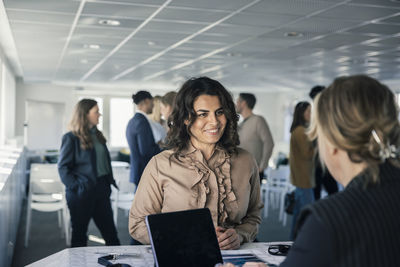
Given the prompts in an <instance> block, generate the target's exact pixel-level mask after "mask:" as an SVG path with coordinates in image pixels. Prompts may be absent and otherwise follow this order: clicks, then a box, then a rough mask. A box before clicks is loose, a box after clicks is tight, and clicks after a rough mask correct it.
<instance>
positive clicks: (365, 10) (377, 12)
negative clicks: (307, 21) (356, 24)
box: [317, 4, 399, 21]
mask: <svg viewBox="0 0 400 267" xmlns="http://www.w3.org/2000/svg"><path fill="white" fill-rule="evenodd" d="M397 12H399V10H395V9H392V8H377V7H370V6H355V5H349V4H348V5H341V6H338V7H336V8H333V9H330V10H328V11H325V12H323V13H320V14H318V15H317V17H323V18H335V19H348V18H351V19H354V20H360V21H370V20H374V19H379V18H382V17H386V16H389V15H393V14H395V13H397Z"/></svg>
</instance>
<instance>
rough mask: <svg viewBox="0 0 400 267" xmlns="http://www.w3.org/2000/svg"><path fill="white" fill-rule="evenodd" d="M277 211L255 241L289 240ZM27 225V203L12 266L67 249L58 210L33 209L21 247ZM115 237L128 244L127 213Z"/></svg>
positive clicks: (96, 234)
mask: <svg viewBox="0 0 400 267" xmlns="http://www.w3.org/2000/svg"><path fill="white" fill-rule="evenodd" d="M278 215H279V210H273V209H270V210H269V216H268V217H267V218H263V221H262V224H261V225H260V228H259V234H258V236H257V240H258V241H259V242H269V241H285V240H288V237H289V232H290V226H291V217H290V216H288V219H287V224H286V226H285V227H283V226H282V223H281V222H279V220H278ZM25 227H26V202H25V203H24V207H23V209H22V214H21V220H20V225H19V229H18V235H17V240H16V244H15V250H14V256H13V261H12V265H11V266H12V267H20V266H25V265H27V264H30V263H32V262H35V261H37V260H40V259H42V258H44V257H47V256H49V255H51V254H53V253H56V252H58V251H60V250H63V249H65V248H67V246H66V244H65V239H64V238H63V237H61V229H60V228H59V227H58V222H57V213H55V212H52V213H43V212H37V211H33V212H32V224H31V234H30V238H29V246H28V247H27V248H25V247H24V237H25ZM117 229H118V236H119V239H120V241H121V244H122V245H129V242H130V236H129V233H128V216H127V215H125V214H124V211H122V210H121V211H120V213H119V216H118V223H117ZM88 234H89V235H90V236H93V237H94V238H92V239H94V240H96V237H101V236H100V232H99V231H98V230H97V228H96V226H95V225H94V223H93V221H91V223H90V225H89V233H88ZM101 245H102V244H101V243H99V242H98V241H97V242H96V241H91V240H89V241H88V246H101Z"/></svg>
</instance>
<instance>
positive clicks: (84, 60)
mask: <svg viewBox="0 0 400 267" xmlns="http://www.w3.org/2000/svg"><path fill="white" fill-rule="evenodd" d="M80 62H81V63H82V64H87V63H88V62H89V61H88V60H87V59H86V58H83V59H81V60H80Z"/></svg>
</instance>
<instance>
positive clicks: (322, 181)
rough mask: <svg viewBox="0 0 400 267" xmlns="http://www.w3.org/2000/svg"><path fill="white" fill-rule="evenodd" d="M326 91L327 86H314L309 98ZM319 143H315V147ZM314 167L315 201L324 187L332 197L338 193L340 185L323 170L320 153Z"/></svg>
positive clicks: (315, 157)
mask: <svg viewBox="0 0 400 267" xmlns="http://www.w3.org/2000/svg"><path fill="white" fill-rule="evenodd" d="M324 89H325V86H321V85H317V86H314V87H313V88H312V89H311V91H310V93H309V96H310V97H311V99H313V100H314V98H315V97H316V96H317V95H318V94H319V93H321V92H322V90H324ZM316 144H317V143H316V142H314V145H316ZM313 165H314V170H313V174H314V175H313V176H314V179H315V187H314V198H315V200H318V199H320V198H321V189H322V186H324V188H325V190H326V192H327V193H328V195H332V194H334V193H336V192H337V191H338V185H337V183H336V181H335V179H333V177H332V175H331V174H330V173H329V171H328V170H327V169H326V168H325V169H323V168H322V165H321V161H320V158H319V155H318V152H317V153H315V155H314V159H313Z"/></svg>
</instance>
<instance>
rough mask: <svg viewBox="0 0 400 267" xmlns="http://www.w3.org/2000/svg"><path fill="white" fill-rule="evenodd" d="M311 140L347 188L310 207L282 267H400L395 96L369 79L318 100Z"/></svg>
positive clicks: (343, 82)
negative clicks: (314, 141) (313, 140)
mask: <svg viewBox="0 0 400 267" xmlns="http://www.w3.org/2000/svg"><path fill="white" fill-rule="evenodd" d="M314 103H315V105H314V108H315V111H314V112H313V118H312V122H311V129H310V131H309V136H310V137H311V138H312V139H317V141H318V150H319V153H320V157H321V159H322V161H323V162H324V164H325V166H326V167H327V168H328V170H329V171H330V173H331V174H332V176H333V177H334V178H335V179H336V181H338V182H339V183H340V184H342V185H343V186H344V187H345V189H344V190H343V191H341V192H339V193H337V194H334V195H332V196H330V197H329V198H325V199H321V200H319V201H317V202H316V203H314V204H313V205H310V206H308V207H306V208H305V209H304V210H303V212H302V213H301V215H300V217H299V223H298V225H297V231H296V232H297V236H296V240H295V242H294V244H293V246H292V248H291V249H290V251H289V253H288V256H287V258H286V260H285V261H284V262H283V263H282V264H281V266H282V267H291V266H311V267H313V266H326V267H330V266H344V267H346V266H351V267H353V266H363V267H375V266H383V267H386V266H400V253H399V247H400V231H399V225H400V216H399V210H400V194H399V192H400V157H399V156H400V153H399V152H400V124H399V120H398V115H399V112H398V106H397V103H396V98H395V95H394V94H393V93H392V92H391V91H390V89H389V88H388V87H386V86H385V85H383V84H381V83H380V82H378V81H377V80H375V79H373V78H370V77H368V76H365V75H355V76H349V77H339V78H337V79H335V80H334V81H333V83H332V84H331V85H330V86H329V87H328V88H327V89H325V90H324V91H322V92H321V94H320V95H318V96H317V98H316V99H315V102H314Z"/></svg>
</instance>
